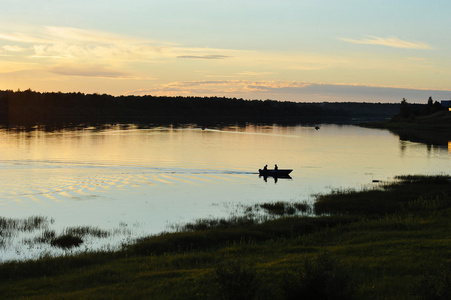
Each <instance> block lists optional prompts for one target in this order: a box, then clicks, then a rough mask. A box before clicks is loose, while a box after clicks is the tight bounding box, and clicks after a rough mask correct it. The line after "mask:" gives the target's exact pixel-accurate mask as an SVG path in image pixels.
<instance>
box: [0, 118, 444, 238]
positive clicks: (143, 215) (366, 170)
mask: <svg viewBox="0 0 451 300" xmlns="http://www.w3.org/2000/svg"><path fill="white" fill-rule="evenodd" d="M0 140H1V143H0V151H1V153H2V156H1V158H0V171H1V172H0V208H1V210H2V213H1V216H3V217H10V218H19V217H28V216H31V215H41V216H47V217H50V218H53V219H54V220H55V223H54V225H53V226H54V227H55V228H59V229H62V228H65V227H68V226H84V225H89V226H98V227H100V228H103V229H112V228H118V227H120V226H123V224H127V226H130V227H133V228H134V230H135V231H136V232H138V233H137V234H143V233H144V232H145V233H156V232H160V231H162V230H167V229H168V226H169V225H171V224H175V223H184V222H189V221H192V220H194V219H196V218H205V217H210V216H213V217H220V216H228V215H229V214H230V213H231V212H233V211H234V210H235V209H236V206H237V205H239V204H249V205H252V204H255V203H258V202H268V201H280V200H283V201H298V200H300V201H303V200H309V201H310V200H312V199H313V197H312V196H311V195H312V194H314V193H318V192H327V191H329V190H330V188H340V187H346V188H347V187H361V186H363V185H366V184H371V182H372V180H375V179H377V180H386V179H390V178H393V176H395V175H401V174H418V173H421V174H436V173H446V172H447V171H448V170H449V168H450V162H449V155H450V153H449V152H448V151H447V149H446V148H443V147H442V148H434V147H433V148H429V149H428V147H427V146H426V145H423V144H420V143H412V142H407V141H400V140H399V138H398V137H397V136H395V135H393V134H391V133H389V132H387V131H383V130H373V129H365V128H359V127H353V126H336V125H323V126H321V129H320V130H315V129H314V128H311V127H301V126H291V127H282V126H247V127H227V128H221V129H208V128H207V129H206V130H201V129H200V128H194V127H193V128H191V127H186V128H173V127H167V128H163V127H160V128H155V129H137V128H134V127H129V128H128V129H127V130H120V128H119V127H113V128H110V129H107V130H104V131H97V130H89V129H84V130H78V131H67V132H64V131H63V132H43V131H32V132H20V133H17V132H16V133H15V132H7V131H0ZM275 163H277V164H278V165H279V167H280V168H290V169H294V171H293V173H292V174H291V176H292V179H291V180H284V179H280V180H278V181H277V184H275V182H274V180H272V179H271V178H268V180H267V182H265V181H264V180H263V178H260V177H259V176H258V174H257V170H258V169H259V168H261V167H263V166H264V165H265V164H268V166H269V167H272V166H273V164H275ZM121 224H122V225H121Z"/></svg>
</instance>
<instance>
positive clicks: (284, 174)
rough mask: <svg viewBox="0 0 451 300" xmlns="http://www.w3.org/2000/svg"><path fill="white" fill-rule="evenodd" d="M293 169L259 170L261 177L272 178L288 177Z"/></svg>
mask: <svg viewBox="0 0 451 300" xmlns="http://www.w3.org/2000/svg"><path fill="white" fill-rule="evenodd" d="M291 171H293V170H291V169H277V170H270V169H266V170H265V169H263V170H262V169H258V173H259V174H260V176H267V177H269V176H271V177H287V176H288V175H289V174H290V173H291Z"/></svg>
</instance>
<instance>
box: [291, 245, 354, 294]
mask: <svg viewBox="0 0 451 300" xmlns="http://www.w3.org/2000/svg"><path fill="white" fill-rule="evenodd" d="M283 291H284V294H285V298H286V299H300V298H301V299H307V300H308V299H315V300H321V299H327V300H332V299H336V300H341V299H343V300H348V299H352V298H353V296H354V294H355V284H354V280H353V279H352V277H351V275H350V272H349V271H348V269H347V268H346V267H345V266H343V265H342V264H341V263H339V261H337V260H336V259H332V258H331V257H330V256H329V254H327V253H325V254H323V255H320V256H319V257H318V258H316V259H315V260H306V261H305V262H304V267H303V269H302V270H301V271H300V272H299V273H298V274H297V275H294V276H293V275H291V276H290V275H286V276H285V278H284V280H283Z"/></svg>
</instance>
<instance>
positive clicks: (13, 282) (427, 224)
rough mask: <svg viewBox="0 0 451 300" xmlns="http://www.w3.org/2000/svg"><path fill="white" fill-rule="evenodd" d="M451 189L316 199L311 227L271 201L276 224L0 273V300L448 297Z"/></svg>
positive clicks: (435, 179) (419, 185)
mask: <svg viewBox="0 0 451 300" xmlns="http://www.w3.org/2000/svg"><path fill="white" fill-rule="evenodd" d="M450 180H451V178H450V177H448V176H399V177H398V178H397V179H396V180H395V181H394V182H391V183H384V184H382V185H379V186H378V188H376V189H367V190H360V191H357V190H337V191H334V192H333V193H331V194H328V195H318V196H317V198H316V202H315V203H314V206H313V207H311V209H312V210H314V211H315V212H316V213H317V214H319V215H318V216H316V217H312V216H307V215H302V214H301V211H302V209H300V211H299V214H298V213H294V214H291V213H290V211H289V212H288V213H286V207H290V205H291V204H287V203H268V204H263V205H261V206H259V207H258V209H263V210H265V211H272V212H273V214H274V215H275V216H278V217H271V218H268V219H261V218H259V217H255V219H253V218H252V214H249V215H246V216H244V217H242V218H241V217H232V218H230V219H218V220H199V221H197V222H194V223H193V224H187V225H186V226H185V227H184V228H182V227H180V228H179V230H178V231H177V232H173V233H162V234H159V235H155V236H149V237H146V238H143V239H140V240H138V241H136V242H135V243H133V244H131V245H128V246H125V247H124V248H123V249H122V250H121V251H97V252H91V253H81V254H77V255H67V256H64V257H57V258H51V257H43V258H41V259H39V260H30V261H24V262H7V263H3V264H1V265H0V282H1V284H0V297H1V298H2V299H17V298H27V299H61V298H65V299H79V298H85V299H86V298H89V299H107V298H108V299H110V298H114V299H122V298H123V299H144V298H146V299H148V298H151V299H294V298H296V299H298V298H300V297H301V296H302V298H303V299H449V291H450V287H451V279H450V278H451V276H450V272H449V270H450V269H451V268H450V266H451V254H450V253H451V232H450V230H449V228H451V226H450V225H451V224H450V223H451V222H450V221H451V220H450V215H451V185H450ZM300 207H303V205H301V206H300ZM253 209H256V208H255V207H254V208H253ZM307 210H308V208H307ZM87 232H91V233H93V232H95V230H84V229H83V228H79V229H78V230H75V231H73V232H71V233H72V234H74V235H75V234H81V233H83V234H91V233H87ZM101 232H102V231H99V234H100V233H101ZM67 233H69V232H68V231H67V232H66V234H67Z"/></svg>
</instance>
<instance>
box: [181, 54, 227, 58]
mask: <svg viewBox="0 0 451 300" xmlns="http://www.w3.org/2000/svg"><path fill="white" fill-rule="evenodd" d="M229 57H231V56H227V55H215V54H211V55H181V56H177V58H189V59H225V58H229Z"/></svg>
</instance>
